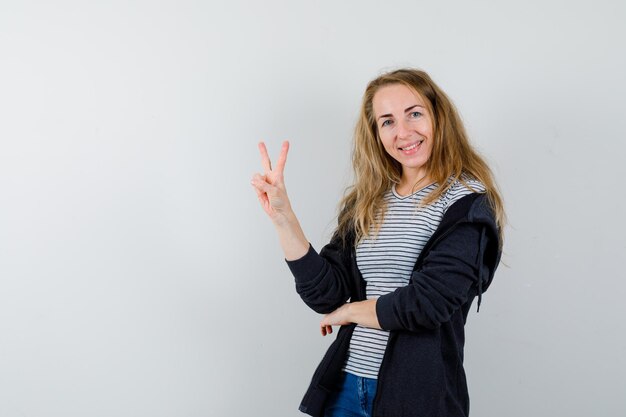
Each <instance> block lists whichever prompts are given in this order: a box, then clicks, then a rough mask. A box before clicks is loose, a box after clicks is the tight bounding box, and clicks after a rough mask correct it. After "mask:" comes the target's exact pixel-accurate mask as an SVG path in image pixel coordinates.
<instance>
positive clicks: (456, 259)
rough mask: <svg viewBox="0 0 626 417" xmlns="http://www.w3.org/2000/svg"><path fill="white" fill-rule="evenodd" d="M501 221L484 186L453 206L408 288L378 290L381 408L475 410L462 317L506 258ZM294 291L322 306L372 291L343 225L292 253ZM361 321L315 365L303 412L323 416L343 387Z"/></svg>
mask: <svg viewBox="0 0 626 417" xmlns="http://www.w3.org/2000/svg"><path fill="white" fill-rule="evenodd" d="M500 255H501V252H500V249H499V237H498V229H497V226H496V223H495V220H494V216H493V213H492V211H491V209H490V208H489V205H488V204H487V198H486V195H484V194H477V193H473V194H469V195H467V196H465V197H463V198H461V199H460V200H458V201H457V202H455V203H454V204H453V205H452V206H450V208H449V209H448V210H447V211H446V214H445V215H444V217H443V219H442V221H441V223H440V225H439V227H438V228H437V230H436V231H435V233H434V234H433V235H432V237H431V238H430V240H429V241H428V242H427V243H426V245H425V246H424V249H423V250H422V252H421V254H420V256H419V258H418V259H417V262H416V264H415V267H414V270H413V274H412V276H411V279H410V282H409V284H408V285H407V286H406V287H402V288H398V289H397V290H395V291H394V292H392V293H389V294H386V295H383V296H381V297H380V298H379V299H378V301H377V303H376V313H377V316H378V321H379V323H380V325H381V327H382V328H383V329H385V330H389V331H390V334H389V341H388V344H387V349H386V351H385V356H384V358H383V362H382V364H381V367H380V371H379V374H378V388H377V392H376V397H375V399H374V408H373V416H374V417H413V416H415V417H418V416H419V417H444V416H445V417H457V416H459V417H461V416H467V415H468V414H469V396H468V391H467V384H466V380H465V371H464V369H463V346H464V343H465V334H464V325H465V321H466V319H467V314H468V312H469V309H470V306H471V304H472V301H473V299H474V297H475V296H476V295H478V297H479V300H478V305H479V306H480V296H481V294H482V292H483V291H485V290H486V289H487V287H488V286H489V284H490V283H491V280H492V279H493V275H494V272H495V270H496V267H497V266H498V264H499V262H500ZM287 264H288V266H289V268H290V269H291V271H292V273H293V275H294V277H295V281H296V290H297V291H298V294H300V296H301V297H302V299H303V300H304V302H305V303H306V304H307V305H308V306H309V307H311V308H312V309H313V310H315V311H316V312H318V313H322V314H325V313H330V312H332V311H333V310H335V309H336V308H337V307H339V306H341V305H342V304H344V303H345V302H346V301H347V300H348V299H350V301H361V300H365V299H366V297H365V281H364V280H363V277H362V276H361V273H360V271H359V269H358V267H357V264H356V253H355V248H354V244H353V242H348V244H347V245H346V246H344V245H342V243H341V241H340V239H339V238H338V236H337V234H336V233H335V235H334V236H333V238H332V239H331V241H330V243H328V244H327V245H326V246H324V247H323V248H322V250H321V251H320V253H319V254H318V253H317V252H316V251H315V249H313V247H312V246H311V247H310V248H309V251H308V253H307V254H306V255H304V256H303V257H302V258H300V259H297V260H294V261H287ZM354 327H355V324H351V325H347V326H341V328H340V329H339V331H338V333H337V338H336V340H335V341H334V342H333V343H332V344H331V346H330V347H329V349H328V351H327V352H326V354H325V355H324V358H323V359H322V362H321V363H320V364H319V366H318V367H317V370H316V371H315V373H314V375H313V378H312V381H311V384H310V387H309V389H308V390H307V392H306V394H305V396H304V398H303V400H302V403H301V405H300V411H302V412H304V413H307V414H310V415H312V416H323V414H324V406H325V404H326V399H327V398H328V396H329V394H330V393H331V392H332V391H333V390H336V389H337V388H338V382H339V377H340V375H341V369H342V367H343V365H344V363H345V361H346V357H347V351H348V346H349V344H350V337H351V335H352V332H353V330H354Z"/></svg>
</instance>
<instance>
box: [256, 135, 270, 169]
mask: <svg viewBox="0 0 626 417" xmlns="http://www.w3.org/2000/svg"><path fill="white" fill-rule="evenodd" d="M259 151H260V152H261V164H263V170H264V171H265V173H266V174H267V173H268V172H270V171H271V170H272V162H271V161H270V156H269V155H268V153H267V148H266V147H265V143H264V142H263V141H261V142H259Z"/></svg>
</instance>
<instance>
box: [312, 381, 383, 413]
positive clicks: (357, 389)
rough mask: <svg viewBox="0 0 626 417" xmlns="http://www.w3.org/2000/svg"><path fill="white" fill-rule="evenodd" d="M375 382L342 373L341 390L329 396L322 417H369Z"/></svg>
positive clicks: (374, 393)
mask: <svg viewBox="0 0 626 417" xmlns="http://www.w3.org/2000/svg"><path fill="white" fill-rule="evenodd" d="M377 382H378V381H377V380H375V379H371V378H363V377H360V376H356V375H352V374H351V373H348V372H344V373H343V376H342V381H341V388H340V390H339V391H338V392H334V393H333V394H331V395H330V397H329V399H328V404H326V409H325V411H324V417H371V416H372V405H373V403H374V395H376V385H377Z"/></svg>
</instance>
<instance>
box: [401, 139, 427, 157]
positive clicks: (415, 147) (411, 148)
mask: <svg viewBox="0 0 626 417" xmlns="http://www.w3.org/2000/svg"><path fill="white" fill-rule="evenodd" d="M423 142H424V139H422V140H418V141H417V142H413V143H411V144H410V145H407V146H405V147H404V148H398V149H400V150H401V151H402V152H403V153H404V154H407V155H410V154H412V153H415V152H417V150H418V149H419V148H420V146H421V145H422V143H423Z"/></svg>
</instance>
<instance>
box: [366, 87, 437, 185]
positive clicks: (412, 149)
mask: <svg viewBox="0 0 626 417" xmlns="http://www.w3.org/2000/svg"><path fill="white" fill-rule="evenodd" d="M372 106H373V109H374V116H375V117H376V126H377V128H378V134H379V136H380V140H381V141H382V143H383V146H384V148H385V150H386V151H387V153H388V154H389V155H390V156H391V157H392V158H393V159H395V160H396V161H398V162H399V163H400V164H401V165H402V180H403V181H417V180H419V179H420V178H422V177H423V176H424V175H426V173H427V170H426V167H427V165H426V163H427V162H428V159H429V158H430V154H431V151H432V149H433V124H432V117H431V115H430V113H429V111H428V108H427V107H426V103H425V102H424V100H422V98H420V97H419V96H418V95H417V94H416V93H414V92H413V90H411V89H410V88H408V87H407V86H405V85H403V84H391V85H387V86H384V87H381V88H380V89H379V90H378V91H377V92H376V93H375V94H374V98H373V100H372Z"/></svg>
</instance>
